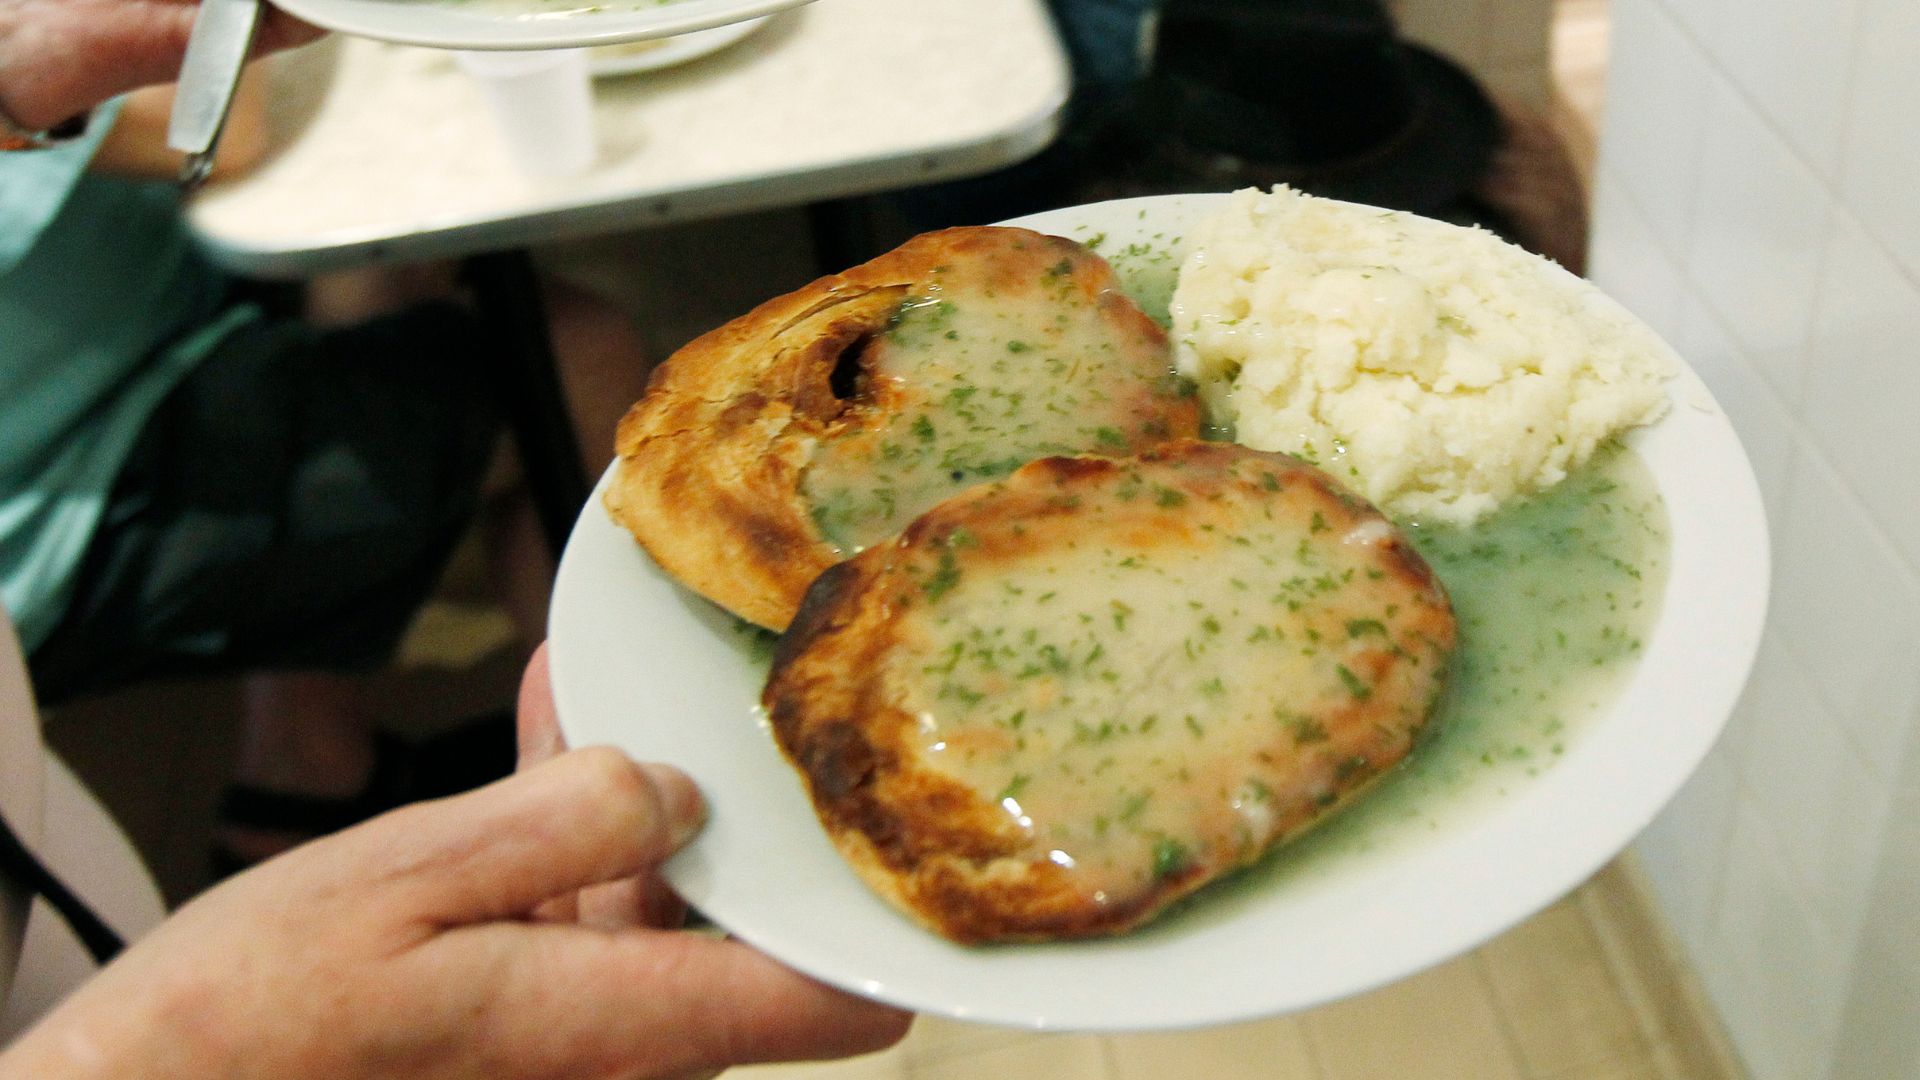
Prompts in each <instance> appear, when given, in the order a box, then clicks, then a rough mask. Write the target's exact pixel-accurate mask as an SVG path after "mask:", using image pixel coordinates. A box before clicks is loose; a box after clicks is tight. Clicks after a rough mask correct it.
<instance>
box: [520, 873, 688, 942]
mask: <svg viewBox="0 0 1920 1080" xmlns="http://www.w3.org/2000/svg"><path fill="white" fill-rule="evenodd" d="M543 914H544V912H543ZM686 917H687V905H686V902H685V901H683V900H681V899H680V896H679V894H677V893H675V892H674V891H673V890H672V889H671V888H669V887H668V886H667V883H666V882H664V881H662V880H660V878H659V877H658V876H657V875H654V874H642V875H640V876H639V877H631V878H626V879H623V880H621V881H609V882H607V883H606V884H605V885H595V886H593V887H592V888H590V889H582V890H581V891H580V894H579V900H578V903H577V905H576V907H575V910H574V921H576V922H578V923H579V924H580V925H582V926H591V927H597V928H599V929H602V930H625V929H627V928H629V927H634V926H649V927H653V928H655V929H660V930H673V929H677V928H678V927H679V926H680V925H681V924H682V923H684V922H685V921H686ZM550 921H553V920H550Z"/></svg>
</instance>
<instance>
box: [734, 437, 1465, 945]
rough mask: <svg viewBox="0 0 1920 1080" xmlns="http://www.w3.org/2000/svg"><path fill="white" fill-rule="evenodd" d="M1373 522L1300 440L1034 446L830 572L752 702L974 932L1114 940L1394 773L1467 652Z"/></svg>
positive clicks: (866, 833)
mask: <svg viewBox="0 0 1920 1080" xmlns="http://www.w3.org/2000/svg"><path fill="white" fill-rule="evenodd" d="M1454 634H1455V628H1454V618H1453V613H1452V610H1451V608H1450V606H1449V605H1448V602H1447V597H1446V594H1445V592H1444V591H1443V590H1442V589H1441V587H1440V585H1439V584H1438V582H1436V581H1435V580H1434V578H1433V575H1432V574H1431V572H1430V571H1429V570H1428V568H1427V565H1426V564H1425V563H1424V562H1422V561H1421V559H1420V556H1419V555H1418V554H1416V553H1415V552H1414V551H1413V549H1412V548H1411V547H1410V546H1409V545H1408V543H1407V541H1406V539H1405V538H1404V537H1402V536H1401V535H1400V533H1399V532H1398V530H1396V529H1395V528H1394V527H1393V526H1392V525H1391V524H1390V523H1389V522H1388V521H1387V519H1386V518H1385V517H1383V516H1381V514H1380V513H1379V512H1378V511H1377V510H1374V509H1373V508H1372V507H1370V506H1368V505H1366V504H1365V503H1364V502H1362V501H1361V500H1359V499H1358V498H1356V497H1354V496H1352V495H1350V494H1349V493H1347V492H1346V491H1344V490H1342V489H1341V488H1340V487H1339V486H1338V485H1337V484H1335V483H1334V482H1333V481H1332V480H1331V479H1330V478H1329V477H1328V476H1327V475H1326V474H1324V473H1322V472H1320V471H1319V470H1317V469H1314V468H1312V467H1311V466H1308V465H1306V464H1304V463H1302V462H1300V461H1298V460H1296V459H1294V458H1289V457H1284V456H1282V455H1279V454H1263V453H1260V452H1258V451H1254V450H1247V449H1245V448H1242V447H1238V446H1231V445H1226V444H1219V443H1200V442H1183V443H1175V444H1171V445H1169V446H1167V447H1165V448H1163V449H1160V450H1155V451H1150V452H1148V453H1146V454H1144V455H1142V456H1141V457H1139V458H1137V459H1133V460H1116V459H1111V458H1094V457H1076V458H1045V459H1042V460H1039V461H1036V462H1033V463H1032V464H1030V465H1027V466H1025V467H1024V468H1022V469H1020V470H1019V471H1018V472H1015V473H1014V474H1013V475H1012V476H1011V477H1009V478H1007V479H1006V480H1005V481H1002V482H998V483H994V484H989V485H983V486H980V487H976V488H974V489H973V490H971V491H968V492H966V493H965V494H962V495H958V496H956V497H954V498H953V499H950V500H948V501H947V502H945V503H942V504H941V505H940V506H939V507H937V508H936V509H934V510H932V511H930V512H928V513H927V514H926V515H925V516H923V517H921V518H920V519H919V520H918V521H916V522H914V523H913V525H911V526H910V527H909V528H908V529H907V530H906V531H905V532H904V533H902V534H901V535H900V536H899V537H898V538H897V539H894V540H889V541H887V542H886V543H884V544H881V545H878V546H875V547H873V548H870V549H869V550H867V551H866V552H864V553H862V554H861V555H859V556H857V557H855V558H854V559H851V560H849V561H847V562H844V563H841V564H840V565H838V566H836V567H834V568H832V569H830V570H828V571H827V572H826V573H824V574H822V575H821V577H820V579H819V580H818V581H817V582H816V583H815V584H814V586H813V588H812V589H811V590H810V591H809V592H808V594H807V599H806V603H805V604H804V605H803V606H802V608H801V610H800V614H799V615H798V616H797V617H796V618H795V620H794V623H793V628H792V629H791V630H789V631H788V632H787V635H786V636H785V637H784V638H783V639H782V640H781V642H780V648H779V653H778V655H777V656H776V658H775V661H774V667H773V675H772V677H771V679H770V680H769V681H768V684H767V688H766V694H765V698H764V702H765V704H766V706H767V710H768V713H769V715H770V717H771V719H772V725H773V731H774V735H775V737H776V738H777V739H778V740H779V742H780V745H781V747H782V749H783V750H784V751H785V752H786V754H787V756H788V758H789V760H791V761H792V762H793V764H794V765H795V766H796V767H797V768H798V769H799V771H800V772H801V774H802V775H803V776H804V777H805V779H806V783H807V786H808V790H809V792H810V793H811V795H812V797H813V801H814V808H815V810H816V811H817V812H818V814H819V816H820V820H821V823H822V824H823V825H825V826H826V829H827V832H828V833H829V834H830V835H831V836H832V837H833V840H834V843H835V844H836V845H837V846H838V847H839V849H840V851H841V853H842V854H843V855H844V856H845V857H846V858H847V860H848V862H849V863H851V864H852V866H853V868H854V869H855V870H857V871H858V872H859V873H860V875H861V877H862V878H863V879H864V880H865V881H866V882H867V883H868V884H869V885H870V886H872V887H873V888H874V890H875V891H877V892H878V893H880V894H881V895H882V896H884V897H886V898H887V899H889V900H891V901H892V902H893V903H894V904H896V905H897V906H899V907H900V908H902V909H904V910H905V911H906V912H908V913H909V914H911V915H913V916H914V917H915V918H917V919H918V920H920V921H921V922H923V923H925V924H926V925H928V926H930V927H932V928H933V929H935V930H937V931H939V932H940V933H942V934H944V935H946V936H947V937H949V938H952V939H954V940H956V941H962V942H982V941H1007V940H1034V939H1054V938H1073V937H1085V936H1089V935H1095V934H1109V933H1115V932H1118V931H1122V930H1127V929H1130V928H1132V927H1135V926H1138V925H1140V924H1141V923H1142V922H1145V921H1146V920H1148V919H1150V918H1152V917H1153V916H1154V915H1155V914H1157V913H1158V912H1160V911H1162V910H1164V909H1165V908H1166V906H1167V905H1168V904H1170V903H1172V902H1173V901H1175V900H1177V899H1178V898H1180V897H1182V896H1184V895H1186V894H1188V893H1190V892H1192V891H1194V890H1195V889H1197V888H1199V887H1200V886H1201V885H1203V884H1205V883H1206V882H1208V881H1211V880H1213V879H1214V878H1217V877H1219V876H1220V875H1221V874H1223V873H1226V872H1227V871H1229V870H1232V869H1233V868H1235V867H1238V866H1243V865H1246V864H1247V863H1249V862H1252V861H1253V860H1254V859H1256V858H1258V857H1259V856H1260V854H1261V853H1262V852H1264V851H1265V850H1267V849H1268V848H1269V847H1270V846H1272V845H1273V844H1274V843H1277V842H1279V841H1280V840H1283V839H1285V838H1286V837H1288V836H1290V835H1292V834H1294V833H1297V832H1299V831H1300V830H1301V829H1303V828H1305V827H1307V826H1308V825H1309V824H1311V823H1312V822H1314V821H1316V820H1317V819H1319V818H1320V817H1321V816H1323V815H1324V814H1326V813H1328V812H1330V811H1331V810H1333V809H1334V808H1335V807H1337V806H1338V805H1340V804H1342V803H1344V802H1346V801H1347V800H1348V799H1349V798H1350V797H1352V796H1353V795H1354V794H1356V793H1357V792H1358V791H1360V790H1361V789H1362V788H1364V787H1365V786H1367V784H1369V783H1370V782H1371V781H1372V780H1373V779H1374V778H1376V777H1378V776H1379V775H1380V774H1381V773H1382V772H1383V771H1385V770H1386V769H1388V768H1391V767H1392V766H1393V765H1394V763H1395V762H1397V761H1399V760H1400V759H1401V758H1402V757H1404V756H1405V755H1406V754H1407V752H1408V750H1409V749H1410V748H1411V746H1412V744H1413V741H1414V739H1415V737H1416V735H1417V734H1418V732H1419V731H1420V730H1421V729H1422V728H1423V727H1424V726H1425V724H1426V722H1427V718H1428V716H1429V714H1430V713H1431V711H1432V708H1433V704H1434V701H1435V699H1436V698H1437V696H1438V695H1439V693H1440V689H1441V687H1442V685H1443V683H1444V673H1445V669H1446V665H1447V660H1448V657H1449V656H1450V654H1451V653H1452V650H1453V644H1454Z"/></svg>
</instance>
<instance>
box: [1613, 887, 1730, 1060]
mask: <svg viewBox="0 0 1920 1080" xmlns="http://www.w3.org/2000/svg"><path fill="white" fill-rule="evenodd" d="M1642 875H1643V872H1642V871H1641V870H1639V868H1638V864H1637V862H1636V861H1635V860H1634V858H1633V856H1632V855H1631V853H1629V854H1628V855H1625V856H1622V857H1621V858H1619V859H1616V860H1614V862H1612V863H1610V864H1608V866H1607V867H1606V868H1605V869H1603V870H1602V871H1601V872H1600V873H1599V874H1597V875H1595V876H1594V878H1592V879H1591V880H1589V881H1588V883H1587V884H1586V885H1585V886H1583V887H1582V888H1581V890H1580V893H1579V898H1580V911H1581V914H1582V915H1583V916H1585V918H1586V920H1587V923H1588V925H1589V926H1590V927H1591V928H1592V930H1593V932H1594V935H1595V937H1596V938H1597V939H1598V940H1599V943H1600V947H1601V954H1602V955H1603V956H1604V957H1605V959H1606V962H1607V968H1608V973H1609V975H1610V976H1611V977H1612V978H1613V980H1614V983H1615V985H1616V986H1617V987H1618V988H1619V990H1620V991H1621V996H1622V998H1623V1000H1625V1001H1626V1003H1627V1005H1628V1007H1629V1008H1630V1009H1632V1010H1633V1012H1634V1016H1635V1020H1636V1023H1637V1025H1638V1026H1639V1027H1640V1029H1641V1031H1642V1033H1643V1034H1644V1035H1645V1036H1646V1037H1647V1039H1648V1041H1649V1043H1650V1044H1651V1046H1650V1048H1651V1049H1652V1050H1653V1052H1654V1054H1655V1056H1656V1060H1657V1061H1658V1062H1659V1063H1660V1064H1661V1066H1662V1069H1663V1071H1665V1072H1667V1080H1746V1077H1747V1075H1748V1074H1747V1072H1746V1070H1745V1068H1744V1067H1743V1066H1742V1064H1741V1062H1740V1059H1739V1056H1738V1054H1737V1053H1736V1052H1735V1051H1734V1049H1733V1046H1732V1044H1731V1043H1730V1042H1729V1040H1728V1038H1727V1035H1726V1032H1725V1030H1724V1028H1723V1027H1722V1026H1721V1021H1720V1018H1719V1015H1718V1014H1717V1013H1716V1012H1715V1011H1714V1009H1713V1006H1712V1004H1711V1001H1710V999H1709V998H1707V996H1706V994H1705V993H1704V991H1703V990H1702V988H1701V987H1700V985H1699V983H1698V981H1697V976H1696V975H1695V973H1694V971H1693V968H1692V965H1691V962H1690V959H1689V957H1688V956H1687V954H1686V952H1685V951H1684V949H1683V948H1682V946H1681V945H1680V944H1679V941H1678V939H1677V938H1676V937H1675V935H1674V933H1673V931H1672V929H1671V928H1670V927H1668V926H1667V925H1666V923H1665V921H1664V919H1663V918H1662V916H1661V914H1660V912H1659V911H1658V909H1657V907H1656V906H1655V904H1654V901H1653V899H1652V896H1651V894H1650V892H1649V890H1648V889H1647V887H1646V884H1645V880H1644V877H1643V876H1642ZM1623 910H1624V911H1625V912H1626V918H1627V919H1628V920H1631V921H1632V922H1633V923H1635V924H1636V925H1632V926H1628V925H1623V921H1622V919H1621V918H1620V917H1619V912H1621V911H1623ZM1648 966H1652V967H1657V968H1659V969H1660V971H1659V975H1658V979H1659V981H1661V982H1662V983H1664V984H1665V985H1662V986H1655V985H1652V983H1651V981H1650V980H1649V979H1647V978H1646V977H1645V974H1646V973H1645V972H1644V970H1643V969H1644V968H1645V967H1648ZM1683 1043H1684V1044H1685V1045H1686V1046H1688V1047H1691V1048H1693V1049H1694V1050H1696V1051H1697V1053H1696V1054H1695V1055H1692V1056H1693V1057H1703V1058H1705V1059H1706V1061H1705V1062H1704V1063H1703V1064H1704V1065H1705V1067H1706V1068H1707V1070H1708V1071H1707V1072H1705V1073H1701V1072H1698V1071H1695V1072H1691V1073H1690V1072H1688V1071H1686V1070H1685V1069H1684V1068H1682V1067H1681V1065H1680V1064H1677V1063H1675V1062H1674V1061H1673V1059H1674V1058H1675V1057H1676V1056H1677V1054H1678V1053H1679V1052H1680V1049H1681V1046H1682V1044H1683Z"/></svg>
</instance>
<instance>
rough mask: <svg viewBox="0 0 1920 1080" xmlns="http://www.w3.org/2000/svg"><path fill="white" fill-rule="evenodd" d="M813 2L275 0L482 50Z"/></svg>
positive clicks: (619, 35) (627, 33) (636, 32)
mask: <svg viewBox="0 0 1920 1080" xmlns="http://www.w3.org/2000/svg"><path fill="white" fill-rule="evenodd" d="M813 2H814V0H673V2H671V3H663V4H661V5H660V6H659V7H650V8H641V9H635V10H633V11H618V12H593V13H586V14H581V15H574V16H567V17H563V18H539V17H534V18H524V19H515V18H507V17H494V16H487V15H482V14H474V13H470V12H458V11H440V12H438V13H437V14H435V15H430V16H429V15H422V14H421V12H423V11H426V10H431V9H433V8H434V7H435V6H436V5H434V4H432V3H430V2H428V0H417V2H416V0H275V3H276V5H277V6H279V7H281V8H284V9H285V10H286V12H287V14H289V15H292V16H294V17H295V18H298V19H301V20H303V21H305V22H309V23H312V24H313V25H315V26H319V27H323V28H325V29H328V30H333V31H337V32H339V33H343V34H351V35H354V36H356V37H365V38H372V39H374V40H376V41H386V42H391V43H393V44H396V45H417V46H423V47H426V48H433V49H465V50H471V51H476V52H488V51H518V50H529V49H584V48H591V47H593V46H596V45H620V44H624V43H626V42H631V41H649V40H652V39H654V38H662V37H674V36H677V35H680V34H690V33H693V32H695V31H699V30H711V29H714V28H715V27H720V26H727V25H730V24H733V23H740V22H746V21H749V20H752V19H759V18H764V17H766V16H769V15H774V14H777V13H779V12H782V11H786V10H789V9H792V8H797V7H802V6H804V5H807V4H810V3H813ZM409 11H411V13H410V14H409V13H407V12H409ZM423 24H424V28H423Z"/></svg>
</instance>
